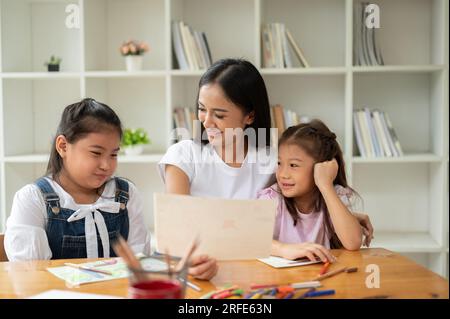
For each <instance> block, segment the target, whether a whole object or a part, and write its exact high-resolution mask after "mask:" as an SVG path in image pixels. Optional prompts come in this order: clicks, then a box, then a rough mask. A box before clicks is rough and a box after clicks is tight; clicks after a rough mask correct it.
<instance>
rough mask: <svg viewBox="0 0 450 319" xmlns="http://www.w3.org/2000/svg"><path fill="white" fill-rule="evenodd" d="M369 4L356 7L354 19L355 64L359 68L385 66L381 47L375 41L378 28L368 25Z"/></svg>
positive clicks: (362, 3) (364, 3)
mask: <svg viewBox="0 0 450 319" xmlns="http://www.w3.org/2000/svg"><path fill="white" fill-rule="evenodd" d="M368 5H369V3H368V2H361V3H358V4H356V5H355V12H354V19H353V64H354V65H358V66H369V65H370V66H373V65H384V61H383V56H382V55H381V51H380V46H379V45H378V44H377V41H376V39H375V34H376V30H377V29H376V28H372V27H368V26H367V25H366V18H367V16H366V14H367V13H366V11H365V10H366V7H367V6H368Z"/></svg>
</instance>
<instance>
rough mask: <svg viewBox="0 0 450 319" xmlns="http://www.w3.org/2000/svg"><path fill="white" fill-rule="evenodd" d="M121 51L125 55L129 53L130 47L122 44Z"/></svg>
mask: <svg viewBox="0 0 450 319" xmlns="http://www.w3.org/2000/svg"><path fill="white" fill-rule="evenodd" d="M120 51H121V52H122V54H123V55H127V54H128V52H129V51H130V50H129V49H128V47H127V46H122V47H121V48H120Z"/></svg>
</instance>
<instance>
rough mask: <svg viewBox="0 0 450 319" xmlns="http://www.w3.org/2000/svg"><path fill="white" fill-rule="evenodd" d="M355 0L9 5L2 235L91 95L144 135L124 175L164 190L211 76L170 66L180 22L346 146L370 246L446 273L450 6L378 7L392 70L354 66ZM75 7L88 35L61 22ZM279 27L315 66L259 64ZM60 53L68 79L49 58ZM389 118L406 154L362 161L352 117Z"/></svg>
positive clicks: (5, 15) (3, 29) (148, 194)
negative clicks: (67, 117)
mask: <svg viewBox="0 0 450 319" xmlns="http://www.w3.org/2000/svg"><path fill="white" fill-rule="evenodd" d="M358 1H359V0H323V1H316V0H227V1H220V0H127V1H125V0H78V1H76V0H71V1H69V0H67V1H65V0H0V47H1V50H0V60H1V63H0V232H2V231H4V230H5V222H6V218H7V217H8V214H9V211H10V207H11V203H12V198H13V196H14V193H15V192H16V191H17V189H19V188H20V187H22V186H23V185H24V184H26V183H29V182H32V181H33V180H34V179H35V178H37V177H39V176H40V175H42V173H43V172H44V170H45V168H46V164H47V160H48V153H49V149H50V143H51V139H52V134H54V131H55V129H56V125H57V123H58V119H59V117H60V114H61V111H62V109H63V108H64V106H66V105H67V104H69V103H72V102H75V101H78V100H80V99H81V98H83V97H88V96H89V97H94V98H96V99H98V100H100V101H103V102H105V103H107V104H109V105H111V106H112V107H113V108H114V109H115V110H116V111H117V113H118V114H119V116H120V117H121V119H122V120H123V123H124V125H125V126H127V127H143V128H144V129H146V130H147V131H148V133H149V136H150V138H151V140H152V144H151V145H149V146H147V147H146V149H145V154H144V155H142V156H137V157H127V156H121V157H120V158H119V162H120V165H119V169H118V174H121V175H124V176H127V177H129V178H131V179H132V180H133V181H134V182H135V183H136V184H137V186H138V187H139V188H140V189H141V191H142V193H143V194H144V205H145V212H146V222H147V224H148V227H149V228H150V229H151V228H152V219H153V218H152V207H153V205H152V193H153V192H155V191H162V190H163V185H162V183H161V181H160V179H159V176H158V174H157V171H156V163H157V162H158V161H159V159H160V158H161V157H162V156H163V154H164V152H165V150H166V149H167V147H168V146H169V145H170V144H171V141H170V136H171V130H172V125H173V124H172V115H171V114H172V110H173V108H175V107H192V108H193V107H195V98H196V94H197V86H198V80H199V78H200V76H201V75H202V73H203V71H202V70H200V71H185V70H176V69H173V67H172V66H173V65H174V64H173V61H172V59H173V55H172V47H171V46H172V42H171V38H170V36H171V30H170V26H171V21H172V20H183V21H184V22H186V23H187V24H189V25H190V26H192V27H193V28H194V29H196V30H201V31H204V32H206V34H207V36H208V42H209V45H210V48H211V52H212V56H213V58H214V59H215V60H217V59H219V58H224V57H243V58H246V59H248V60H250V61H251V62H252V63H254V64H255V65H256V66H257V67H258V68H259V69H260V71H261V73H262V75H263V77H264V79H265V81H266V84H267V87H268V92H269V97H270V101H271V104H277V103H280V104H282V105H284V106H286V107H287V108H289V109H291V110H294V111H296V112H297V113H299V114H301V115H307V116H310V117H319V118H321V119H322V120H324V121H325V122H326V123H327V124H328V125H329V126H330V127H331V129H332V130H334V131H335V132H336V133H337V135H338V138H339V142H340V143H341V146H342V148H343V150H344V153H345V154H344V155H345V158H346V161H347V172H348V174H349V180H350V183H351V185H352V186H353V187H354V188H355V189H356V190H357V191H358V192H359V193H360V194H361V196H362V197H363V199H364V210H365V211H366V212H367V213H369V215H370V217H371V220H372V222H373V224H374V227H375V229H376V233H375V239H374V243H373V245H374V246H379V247H385V248H388V249H391V250H394V251H398V252H401V253H403V254H406V255H407V256H409V257H411V258H412V259H414V260H416V261H417V262H419V263H421V264H423V265H424V266H426V267H428V268H430V269H432V270H433V271H435V272H437V273H439V274H441V275H443V276H447V277H448V258H449V257H448V241H449V236H448V207H449V199H448V198H449V191H448V189H449V188H448V184H449V181H448V172H449V167H448V166H449V165H448V162H449V161H448V158H449V155H448V154H449V153H448V142H449V139H448V135H449V130H448V126H449V124H448V115H449V114H448V113H449V112H448V109H449V100H448V40H447V38H448V23H449V20H448V13H447V12H448V1H446V0H376V1H372V2H373V3H376V4H378V5H379V6H380V9H381V29H380V30H379V32H378V34H377V36H378V37H379V38H378V39H379V43H380V47H381V50H382V53H383V56H384V60H385V63H386V66H377V67H360V66H353V65H352V60H353V59H352V54H353V52H352V51H353V50H352V45H353V41H352V34H353V30H352V28H353V22H352V19H353V17H352V15H353V7H354V5H355V4H356V3H357V2H358ZM70 3H75V4H78V5H79V8H80V10H81V12H82V15H81V26H80V29H68V28H66V27H65V25H64V21H65V18H66V15H67V13H66V12H65V7H66V5H67V4H70ZM274 22H282V23H285V24H286V26H287V27H288V28H289V30H290V31H291V33H292V34H293V36H294V38H295V39H296V40H297V41H298V43H299V44H300V46H301V48H302V49H303V51H304V54H305V56H306V58H307V59H308V62H309V63H310V64H311V68H306V69H305V68H300V67H299V65H295V67H294V68H292V69H269V68H261V52H260V48H261V41H260V27H261V25H262V24H266V23H274ZM129 38H135V39H138V40H144V41H147V42H148V43H149V44H150V48H151V50H150V52H149V53H147V54H146V55H145V56H144V70H143V71H140V72H127V71H125V62H124V59H123V57H121V56H120V54H119V51H118V48H119V45H120V44H121V43H122V42H123V41H125V40H127V39H129ZM51 54H55V55H58V56H61V57H62V59H63V61H62V64H61V72H59V73H48V72H46V69H45V66H44V65H43V63H44V61H45V60H46V59H48V57H49V56H50V55H51ZM363 106H368V107H371V108H378V109H381V110H382V111H386V112H387V113H389V116H390V118H391V121H392V122H393V125H394V127H395V129H396V132H397V135H398V137H399V140H400V142H401V144H402V147H403V150H404V152H405V155H404V156H403V157H400V158H369V159H368V158H361V157H360V156H358V155H357V152H356V144H355V142H354V138H353V123H352V112H353V110H354V109H356V108H361V107H363Z"/></svg>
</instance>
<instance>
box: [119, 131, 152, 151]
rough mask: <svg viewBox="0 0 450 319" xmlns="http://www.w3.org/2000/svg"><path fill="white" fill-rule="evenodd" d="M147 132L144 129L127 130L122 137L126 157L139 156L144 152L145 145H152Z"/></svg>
mask: <svg viewBox="0 0 450 319" xmlns="http://www.w3.org/2000/svg"><path fill="white" fill-rule="evenodd" d="M150 142H151V141H150V139H149V138H148V136H147V132H145V131H144V129H142V128H138V129H129V128H127V129H125V131H124V132H123V137H122V146H123V148H124V150H125V154H126V155H139V154H141V153H142V151H143V150H144V147H143V146H144V145H145V144H150Z"/></svg>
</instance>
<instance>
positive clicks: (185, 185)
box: [165, 165, 218, 280]
mask: <svg viewBox="0 0 450 319" xmlns="http://www.w3.org/2000/svg"><path fill="white" fill-rule="evenodd" d="M165 175H166V178H165V181H166V192H167V193H171V194H179V195H190V194H191V185H190V183H189V177H188V176H187V175H186V173H185V172H183V170H182V169H180V168H179V167H177V166H175V165H166V167H165ZM217 271H218V265H217V261H216V260H215V259H213V258H210V257H209V256H207V255H201V256H196V257H193V258H192V260H191V266H190V267H189V274H190V275H192V276H194V277H195V278H197V279H202V280H210V279H211V278H212V277H214V276H215V275H216V274H217Z"/></svg>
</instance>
